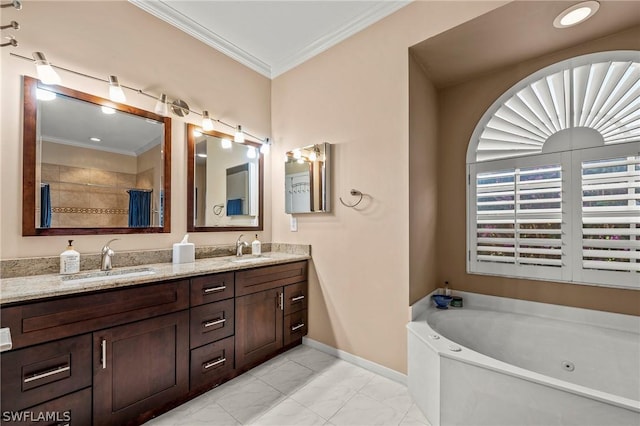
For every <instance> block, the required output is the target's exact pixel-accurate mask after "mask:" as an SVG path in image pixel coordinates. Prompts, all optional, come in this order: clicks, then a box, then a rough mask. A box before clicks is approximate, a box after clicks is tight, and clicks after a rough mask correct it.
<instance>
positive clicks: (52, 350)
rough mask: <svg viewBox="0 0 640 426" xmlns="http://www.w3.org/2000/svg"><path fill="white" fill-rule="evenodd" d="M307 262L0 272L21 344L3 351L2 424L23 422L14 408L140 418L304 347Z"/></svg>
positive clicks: (69, 417) (283, 258) (224, 261)
mask: <svg viewBox="0 0 640 426" xmlns="http://www.w3.org/2000/svg"><path fill="white" fill-rule="evenodd" d="M308 259H309V256H308V255H305V254H287V253H280V252H268V253H265V256H264V257H256V258H252V257H244V258H236V257H235V256H234V257H230V256H227V257H215V258H208V259H199V260H197V261H196V262H195V263H191V264H175V265H174V264H156V265H145V266H144V267H132V268H122V269H115V270H114V271H112V272H111V273H110V274H105V273H100V272H97V271H96V272H88V273H82V274H79V275H74V276H64V277H61V276H60V275H57V274H55V275H54V274H52V275H38V276H31V277H18V278H10V279H5V280H3V281H2V288H1V298H0V303H1V304H2V306H1V310H0V314H1V317H2V327H6V328H9V329H10V332H11V339H12V344H13V347H12V349H11V350H10V351H7V352H3V353H2V356H1V357H0V362H1V369H2V370H1V386H2V388H1V404H2V411H3V424H4V423H6V424H14V423H11V422H7V421H6V420H7V418H5V413H10V414H11V415H13V416H14V417H12V418H13V419H20V420H24V419H25V418H28V419H31V420H34V419H39V420H40V422H33V424H70V425H90V424H93V425H123V424H139V423H142V422H144V421H146V420H147V419H149V418H151V417H153V416H154V415H156V414H159V413H161V412H164V411H166V410H168V409H170V408H172V407H175V406H177V405H179V404H181V403H183V402H185V401H187V400H189V399H191V398H193V397H194V396H196V395H199V394H201V393H202V392H204V391H206V390H208V389H211V388H213V387H215V386H218V385H219V384H221V383H223V382H225V381H228V380H230V379H232V378H233V377H235V376H237V375H239V374H242V373H243V372H245V371H247V370H249V369H251V368H252V367H254V366H256V365H258V364H260V363H262V362H264V361H266V360H268V359H270V358H271V357H273V356H275V355H276V354H278V353H280V352H282V351H284V350H286V349H288V348H290V347H293V346H295V345H298V344H300V343H301V341H302V336H304V335H305V334H306V333H307V298H308V295H307V262H308ZM69 277H70V278H69ZM16 413H23V414H24V413H29V414H28V415H27V417H24V416H22V417H20V416H21V415H20V414H16ZM46 416H49V417H46ZM42 419H47V422H44V423H41V421H42ZM15 424H31V423H30V422H22V423H19V422H16V423H15Z"/></svg>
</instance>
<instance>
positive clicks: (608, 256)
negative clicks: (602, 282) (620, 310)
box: [581, 155, 640, 284]
mask: <svg viewBox="0 0 640 426" xmlns="http://www.w3.org/2000/svg"><path fill="white" fill-rule="evenodd" d="M581 181H582V188H581V189H582V199H581V211H582V244H581V247H582V269H583V270H585V272H583V275H586V274H588V273H589V272H590V271H593V272H594V273H596V274H597V271H612V272H618V273H619V274H616V275H617V276H618V277H617V279H619V280H623V281H628V282H630V283H632V284H633V283H634V282H635V283H638V284H640V155H636V156H623V157H618V158H607V159H602V160H591V161H582V162H581ZM608 275H611V274H608Z"/></svg>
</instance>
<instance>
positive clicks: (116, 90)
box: [109, 75, 127, 103]
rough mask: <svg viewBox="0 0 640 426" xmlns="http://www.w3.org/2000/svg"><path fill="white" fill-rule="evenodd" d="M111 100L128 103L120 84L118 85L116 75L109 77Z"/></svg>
mask: <svg viewBox="0 0 640 426" xmlns="http://www.w3.org/2000/svg"><path fill="white" fill-rule="evenodd" d="M109 99H111V100H112V101H113V102H120V103H123V102H126V101H127V97H126V96H125V95H124V92H123V91H122V87H120V83H118V77H116V76H115V75H110V76H109Z"/></svg>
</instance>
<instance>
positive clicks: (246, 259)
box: [229, 255, 269, 263]
mask: <svg viewBox="0 0 640 426" xmlns="http://www.w3.org/2000/svg"><path fill="white" fill-rule="evenodd" d="M263 260H269V257H268V256H251V255H249V256H242V257H234V258H231V259H229V262H233V263H249V262H260V261H263Z"/></svg>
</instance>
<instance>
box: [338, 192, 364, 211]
mask: <svg viewBox="0 0 640 426" xmlns="http://www.w3.org/2000/svg"><path fill="white" fill-rule="evenodd" d="M349 193H350V194H351V195H352V196H353V197H359V198H358V201H356V202H355V203H354V204H347V203H345V202H344V200H343V199H342V197H339V199H340V202H341V203H342V205H343V206H345V207H349V208H353V207H355V206H357V205H358V204H360V202H361V201H362V197H364V194H363V193H362V192H360V191H358V190H357V189H352V190H351V191H350V192H349Z"/></svg>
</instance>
